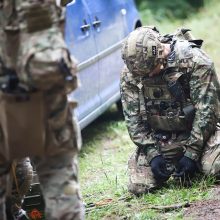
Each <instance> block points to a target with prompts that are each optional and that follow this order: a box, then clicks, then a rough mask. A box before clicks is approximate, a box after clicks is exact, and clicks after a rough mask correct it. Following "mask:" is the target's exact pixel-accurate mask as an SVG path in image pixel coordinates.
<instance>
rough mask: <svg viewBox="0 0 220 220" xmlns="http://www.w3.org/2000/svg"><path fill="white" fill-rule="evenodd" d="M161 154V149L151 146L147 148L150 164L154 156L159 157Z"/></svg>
mask: <svg viewBox="0 0 220 220" xmlns="http://www.w3.org/2000/svg"><path fill="white" fill-rule="evenodd" d="M159 155H161V154H160V153H159V151H158V150H157V149H156V148H155V147H149V149H147V153H146V157H147V161H148V163H149V164H150V162H151V160H152V159H153V158H154V157H157V156H159Z"/></svg>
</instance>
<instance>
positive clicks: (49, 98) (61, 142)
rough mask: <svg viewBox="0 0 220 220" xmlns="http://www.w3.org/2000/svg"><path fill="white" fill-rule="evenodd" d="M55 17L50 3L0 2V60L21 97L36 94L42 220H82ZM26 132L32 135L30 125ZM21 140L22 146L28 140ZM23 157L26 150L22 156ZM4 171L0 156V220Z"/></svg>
mask: <svg viewBox="0 0 220 220" xmlns="http://www.w3.org/2000/svg"><path fill="white" fill-rule="evenodd" d="M60 13H61V10H60V8H58V7H57V6H56V4H55V0H42V1H38V0H34V1H33V0H22V1H21V0H15V1H12V0H9V1H8V0H7V1H5V0H0V45H1V47H0V58H1V60H2V61H3V63H4V65H5V66H6V67H7V68H10V69H13V70H14V71H15V72H16V74H17V77H18V79H19V83H20V84H22V85H23V87H24V88H25V89H26V90H27V91H40V92H42V98H43V99H42V100H43V106H44V108H43V109H44V116H45V117H44V119H45V133H44V137H45V139H44V143H43V146H39V147H40V148H43V149H44V152H45V153H44V155H39V156H34V157H32V160H33V161H34V163H35V165H36V170H37V174H38V176H39V180H40V184H41V187H42V192H43V195H44V199H45V203H46V218H47V219H50V220H58V219H62V220H65V219H66V220H67V219H83V218H84V213H83V205H82V202H81V197H80V194H79V184H78V177H77V176H78V174H77V154H78V150H79V145H80V144H79V136H78V135H79V133H78V130H77V126H76V123H75V122H74V121H73V120H72V119H73V118H74V117H73V116H72V114H71V112H70V108H69V105H68V102H67V97H66V94H67V92H69V91H72V90H73V89H75V88H76V87H77V78H76V75H75V73H76V68H75V66H74V64H73V63H72V61H71V59H70V54H69V52H68V50H67V48H66V45H65V42H64V40H63V36H62V31H61V29H60V23H62V22H63V20H61V19H60ZM0 74H1V76H3V74H4V73H2V72H1V71H0ZM70 76H71V77H70ZM33 119H34V117H33ZM30 129H33V132H34V125H33V127H32V128H30ZM24 138H26V140H27V141H28V137H24ZM17 153H18V155H19V151H18V152H17ZM29 154H30V151H29V147H28V146H26V151H25V156H29ZM10 167H11V161H8V160H7V159H6V158H5V157H4V155H2V154H1V155H0V186H1V189H0V216H1V219H2V220H5V219H6V217H5V197H6V194H7V190H8V189H7V186H8V182H9V170H10Z"/></svg>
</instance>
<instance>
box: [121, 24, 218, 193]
mask: <svg viewBox="0 0 220 220" xmlns="http://www.w3.org/2000/svg"><path fill="white" fill-rule="evenodd" d="M187 31H188V30H187V29H180V30H179V31H178V32H177V33H176V34H175V35H166V36H164V37H162V36H161V35H160V34H159V32H158V31H157V29H156V28H152V27H141V28H139V29H136V30H135V31H133V32H132V33H131V34H130V35H129V36H128V38H127V39H126V41H125V43H124V46H123V49H122V57H123V59H124V61H125V64H126V67H125V68H124V70H123V71H122V75H121V97H122V104H123V111H124V115H125V120H126V123H127V127H128V131H129V134H130V137H131V139H132V141H133V142H134V143H135V144H136V145H137V150H136V151H135V152H134V154H133V155H132V156H131V158H130V159H129V162H128V170H129V184H128V189H129V191H130V192H132V193H134V194H141V193H146V192H148V191H149V190H150V189H153V188H155V187H158V186H160V185H161V184H163V183H164V182H165V181H167V180H168V179H169V177H170V175H171V174H173V175H174V176H175V177H178V178H181V180H183V181H185V180H187V181H188V180H189V179H190V178H192V177H194V175H195V174H196V173H197V172H198V171H199V170H200V171H202V172H203V173H204V174H205V175H214V176H219V175H220V139H219V135H220V134H219V132H220V127H219V124H218V122H219V107H220V106H219V104H220V99H219V94H220V93H219V92H220V86H219V82H218V79H217V75H216V72H215V68H214V64H213V62H212V61H211V60H210V59H209V57H208V56H207V55H206V54H205V52H204V51H202V50H201V49H200V46H201V43H202V42H201V40H192V39H191V37H190V35H189V33H188V32H187Z"/></svg>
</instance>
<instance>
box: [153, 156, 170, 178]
mask: <svg viewBox="0 0 220 220" xmlns="http://www.w3.org/2000/svg"><path fill="white" fill-rule="evenodd" d="M150 165H151V170H152V172H153V174H154V178H155V179H156V180H157V181H160V182H165V181H167V180H168V179H169V177H170V173H169V171H168V170H167V168H166V161H165V159H164V158H163V157H162V156H161V155H159V156H156V157H154V158H153V159H152V160H151V162H150Z"/></svg>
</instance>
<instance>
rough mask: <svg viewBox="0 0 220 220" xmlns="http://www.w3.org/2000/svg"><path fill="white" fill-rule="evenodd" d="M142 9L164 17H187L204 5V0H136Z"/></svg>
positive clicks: (158, 16)
mask: <svg viewBox="0 0 220 220" xmlns="http://www.w3.org/2000/svg"><path fill="white" fill-rule="evenodd" d="M136 2H137V5H138V7H139V9H140V10H149V11H150V12H151V14H152V16H153V17H154V18H155V19H157V20H159V21H161V20H163V19H166V18H168V19H175V18H180V19H184V18H187V17H188V16H189V15H190V14H192V13H193V12H196V10H197V9H199V8H200V7H202V6H203V5H204V2H203V0H181V1H180V0H172V1H167V0H154V1H152V0H136Z"/></svg>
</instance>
